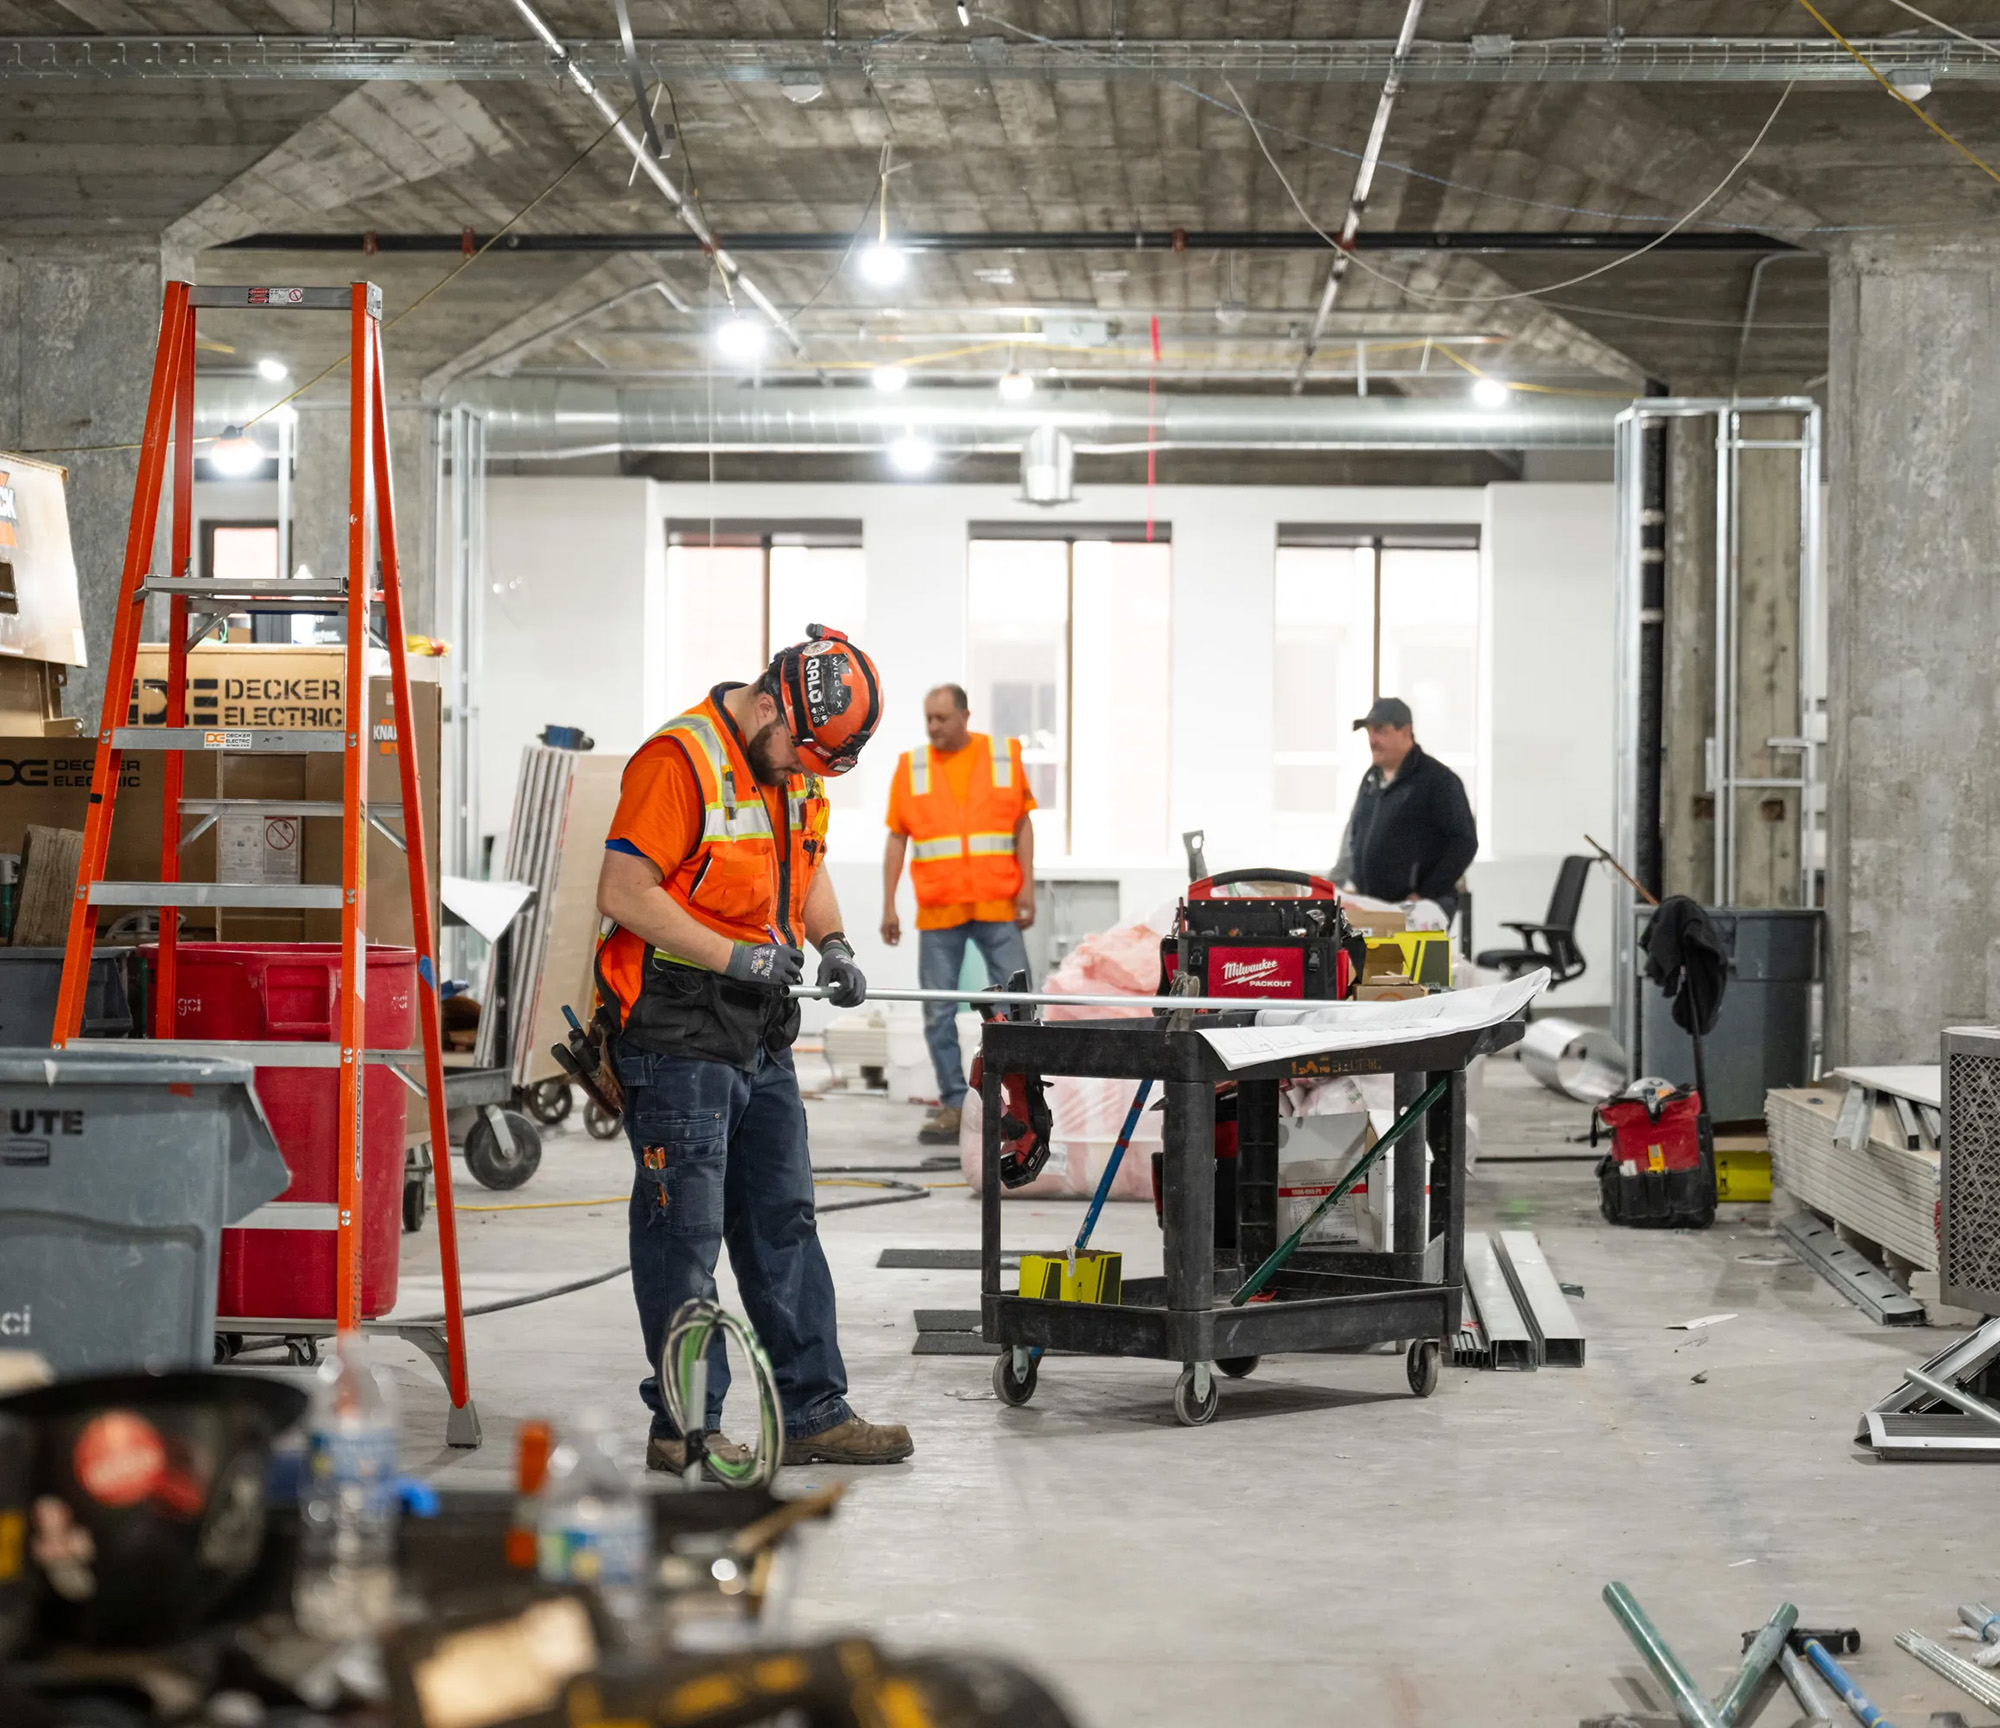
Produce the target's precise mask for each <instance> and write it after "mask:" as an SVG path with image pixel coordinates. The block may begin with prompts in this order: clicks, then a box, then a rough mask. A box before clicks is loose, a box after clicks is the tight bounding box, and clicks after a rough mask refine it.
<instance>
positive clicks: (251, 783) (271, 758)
mask: <svg viewBox="0 0 2000 1728" xmlns="http://www.w3.org/2000/svg"><path fill="white" fill-rule="evenodd" d="M154 651H155V652H156V653H157V654H158V655H159V657H160V660H161V662H162V664H163V663H164V659H165V652H166V651H165V649H164V648H157V649H155V650H154ZM239 652H240V650H238V649H235V648H225V647H219V646H218V647H214V648H208V647H204V648H200V649H197V650H196V651H195V653H194V654H193V655H192V656H190V684H192V682H193V671H194V667H195V666H196V665H197V664H201V663H203V662H206V661H209V660H211V659H212V658H213V657H214V656H217V655H231V656H233V655H236V654H237V653H239ZM251 652H252V653H253V654H254V655H255V656H256V657H258V660H260V661H262V662H264V665H263V666H262V668H261V669H260V668H259V667H257V666H256V665H255V664H251V663H246V664H244V665H243V666H241V667H240V668H239V667H230V668H228V671H227V679H226V681H224V682H223V683H221V684H220V685H219V687H218V691H217V700H218V702H219V703H230V702H251V701H255V702H259V703H264V704H267V705H269V704H271V703H273V702H283V701H290V700H292V699H291V698H290V697H289V696H284V695H282V694H281V695H279V696H277V697H273V696H272V695H270V694H269V685H268V682H267V681H268V680H269V679H271V678H277V679H278V680H279V683H280V686H281V687H282V686H284V685H297V684H303V683H308V682H314V681H318V680H320V679H321V670H320V666H315V664H314V662H315V660H317V661H318V662H320V665H321V666H323V663H324V660H325V658H326V656H327V655H328V654H329V653H331V654H332V655H333V657H334V658H335V660H336V661H338V660H339V656H340V650H339V649H337V648H335V649H332V650H327V649H320V648H303V649H298V648H286V647H267V646H264V645H261V644H259V645H253V647H252V648H251ZM285 655H297V656H301V657H302V658H301V659H300V660H299V661H298V662H297V664H298V665H299V667H300V668H301V670H299V671H298V672H296V673H289V672H284V673H281V672H274V671H272V670H271V668H270V661H271V657H273V656H285ZM278 664H279V666H280V667H282V665H283V662H282V661H280V662H278ZM251 681H257V682H262V683H264V686H265V688H264V691H263V693H260V694H258V695H256V696H254V697H249V696H245V695H243V694H242V693H241V686H243V685H245V684H246V683H248V682H251ZM143 682H144V672H143V669H142V676H141V683H142V687H143ZM442 698H443V691H442V688H441V687H440V686H439V685H437V684H431V683H417V682H414V681H413V682H412V683H411V686H410V700H411V706H412V708H413V710H414V713H415V719H416V726H417V764H418V772H419V774H420V775H421V778H422V785H423V793H424V811H423V820H424V833H425V837H426V839H427V840H428V841H429V846H428V848H427V851H428V854H429V857H430V860H431V875H432V882H431V910H432V918H433V928H435V927H436V923H435V920H436V917H437V881H436V877H437V870H438V866H437V853H436V845H437V841H436V836H437V834H438V824H439V809H440V805H439V791H438V751H439V728H440V724H441V719H442ZM316 700H317V698H316V697H301V698H299V701H300V702H301V703H304V704H308V705H309V704H311V703H312V702H314V701H316ZM368 707H369V745H368V749H369V755H368V796H369V797H370V798H371V799H372V800H375V801H377V802H396V801H398V800H400V799H401V797H402V788H401V786H400V784H399V774H398V771H397V760H398V759H397V750H398V748H399V742H400V741H399V740H398V739H397V738H396V736H395V724H394V719H393V715H394V698H393V696H392V694H391V691H390V685H389V680H388V679H386V678H373V679H370V680H369V688H368ZM339 721H340V710H339V709H338V708H337V707H336V708H335V709H334V710H333V714H332V724H334V725H336V726H337V725H338V724H339ZM141 723H142V724H154V725H157V724H159V723H160V721H159V719H158V718H157V717H155V718H152V719H149V720H145V721H142V722H141ZM222 723H223V724H231V723H232V722H230V721H228V720H227V719H224V720H223V721H222ZM279 723H285V724H291V723H296V722H274V721H269V720H260V721H257V722H254V724H261V725H269V724H279ZM322 723H324V722H322ZM184 761H185V764H186V768H185V774H184V778H183V784H182V796H183V797H186V798H217V797H228V798H302V799H311V800H315V801H319V800H324V801H326V802H330V803H338V802H339V801H340V795H341V786H340V775H341V768H340V763H341V759H340V757H339V756H337V755H334V754H332V753H330V752H328V753H324V754H320V753H316V754H313V755H297V756H277V755H255V756H251V755H231V756H224V755H221V754H219V753H209V752H204V751H190V752H188V754H187V756H186V757H185V758H184ZM95 766H96V751H95V748H94V747H93V746H92V745H91V744H90V743H89V742H88V741H85V740H77V741H75V742H66V741H58V740H50V739H47V738H41V737H11V738H6V737H0V852H18V851H19V850H20V847H21V836H22V834H23V833H24V831H25V830H26V828H27V826H28V824H29V823H31V822H32V823H39V824H42V825H45V826H48V827H54V828H81V827H82V826H83V823H84V816H85V813H86V811H87V809H88V806H89V793H90V781H91V775H92V773H93V771H94V769H95ZM164 771H165V758H164V757H162V756H159V755H156V754H154V753H153V752H151V751H134V752H130V753H128V754H127V756H126V758H125V762H124V767H123V770H122V775H121V784H120V787H119V795H118V804H117V809H116V812H115V814H114V816H113V818H112V825H111V848H110V853H109V855H108V857H107V859H106V864H105V874H106V875H107V877H109V878H111V879H112V880H114V881H140V882H150V881H158V880H159V877H160V800H161V792H162V789H163V787H164V785H165V778H164ZM253 821H254V823H255V827H254V828H253V829H252V830H251V832H250V833H249V835H248V836H247V837H246V836H245V835H244V834H242V833H240V832H239V833H237V834H232V835H231V836H229V837H228V839H227V841H226V842H225V838H224V836H223V835H221V834H220V833H219V831H218V830H219V827H220V825H219V824H217V825H215V826H211V827H209V828H208V829H206V830H205V831H204V832H203V833H201V834H200V835H199V836H197V837H196V838H195V839H194V840H192V841H190V842H189V843H188V844H187V845H186V846H184V847H183V848H182V850H181V875H182V877H183V879H185V880H187V881H191V882H214V881H217V880H219V879H220V878H219V877H218V875H217V867H218V862H219V854H227V855H229V856H231V857H232V858H233V859H234V862H235V866H236V870H237V871H239V872H240V871H241V870H243V869H246V868H249V867H250V864H251V861H252V860H253V859H255V861H256V867H257V868H259V869H271V870H276V869H285V870H292V869H296V871H297V875H296V876H289V875H288V876H286V877H285V878H283V879H285V880H295V881H303V882H338V881H339V880H340V824H339V820H338V819H337V818H334V817H308V818H305V819H304V820H303V821H302V822H300V823H298V824H296V826H294V827H292V828H291V829H290V830H289V832H283V831H281V832H278V833H267V832H265V830H264V828H263V821H262V819H261V818H256V819H253ZM188 826H190V827H191V826H193V824H192V823H190V824H188ZM260 848H261V849H263V850H266V851H292V852H293V853H295V861H292V860H287V861H284V862H283V863H279V862H276V861H268V860H265V859H262V858H259V857H257V853H258V851H259V849H260ZM267 879H268V878H267ZM367 882H368V919H367V926H368V937H369V940H370V941H371V942H390V943H401V944H408V943H409V942H411V941H412V939H413V927H412V921H411V918H410V898H409V873H408V870H407V867H406V865H405V862H404V855H403V852H402V850H401V849H400V848H399V847H397V846H395V845H394V844H392V843H391V842H390V841H389V840H388V839H386V838H385V837H384V836H383V835H382V834H381V833H379V832H378V831H376V830H374V829H372V828H371V829H370V830H369V834H368V864H367ZM118 915H119V913H118V909H116V908H110V907H107V908H106V909H105V914H104V916H103V917H102V918H101V920H100V923H101V924H108V923H110V922H111V921H112V920H113V919H115V918H116V917H117V916H118ZM186 917H187V923H188V928H189V929H190V930H194V931H200V932H204V933H207V934H219V935H220V936H221V937H223V938H225V939H228V940H231V941H242V942H297V941H315V942H336V941H338V940H339V939H340V915H339V913H337V912H324V911H314V912H297V911H275V912H263V911H221V912H216V911H212V910H206V909H193V910H190V911H189V912H188V913H187V914H186Z"/></svg>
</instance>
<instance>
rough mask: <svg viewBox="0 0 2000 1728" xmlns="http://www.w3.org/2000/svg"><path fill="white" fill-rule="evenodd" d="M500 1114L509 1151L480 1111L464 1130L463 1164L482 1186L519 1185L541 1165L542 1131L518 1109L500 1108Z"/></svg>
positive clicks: (503, 1186) (501, 1186)
mask: <svg viewBox="0 0 2000 1728" xmlns="http://www.w3.org/2000/svg"><path fill="white" fill-rule="evenodd" d="M500 1114H501V1115H502V1116H504V1117H505V1118H506V1120H507V1132H508V1134H509V1135H510V1136H512V1138H513V1141H514V1148H513V1150H512V1151H511V1152H510V1151H508V1150H507V1149H506V1148H505V1147H503V1146H502V1145H501V1144H500V1136H499V1135H498V1134H496V1133H494V1132H493V1124H492V1123H491V1122H489V1121H487V1120H486V1116H485V1113H484V1112H483V1111H482V1112H481V1114H480V1116H479V1119H478V1120H477V1121H476V1122H474V1123H473V1124H472V1126H471V1128H469V1129H468V1130H467V1131H466V1135H465V1167H466V1169H468V1170H470V1171H471V1172H472V1174H473V1177H474V1178H475V1179H476V1180H477V1181H478V1182H480V1183H481V1184H482V1185H483V1186H485V1187H488V1188H502V1189H505V1188H518V1187H520V1186H521V1184H522V1183H523V1182H525V1181H527V1179H528V1178H529V1177H530V1176H532V1175H534V1173H535V1171H536V1170H537V1169H538V1168H539V1167H540V1165H541V1162H542V1136H541V1131H540V1130H539V1129H537V1128H536V1126H535V1125H534V1123H532V1122H530V1121H529V1120H528V1119H527V1117H525V1116H523V1115H522V1114H521V1112H520V1111H518V1110H503V1111H501V1112H500Z"/></svg>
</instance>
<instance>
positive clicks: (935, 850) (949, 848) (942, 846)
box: [910, 834, 965, 864]
mask: <svg viewBox="0 0 2000 1728" xmlns="http://www.w3.org/2000/svg"><path fill="white" fill-rule="evenodd" d="M964 853H965V849H964V847H963V846H962V845H961V844H960V842H959V838H958V836H957V835H956V834H951V835H947V836H946V837H945V838H944V839H942V840H913V841H912V842H911V843H910V862H911V863H913V864H935V863H937V862H938V861H939V860H940V859H942V858H960V857H963V856H964Z"/></svg>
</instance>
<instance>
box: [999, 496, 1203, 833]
mask: <svg viewBox="0 0 2000 1728" xmlns="http://www.w3.org/2000/svg"><path fill="white" fill-rule="evenodd" d="M1143 533H1144V530H1143V529H1141V530H1133V531H1130V532H1128V531H1125V530H1123V529H1120V528H1106V529H1099V530H1094V531H1093V530H1085V531H1081V532H1079V533H1078V534H1077V535H1076V536H1075V537H1074V538H1060V539H1055V538H1049V537H1046V536H1044V535H1036V536H1034V537H1024V536H1022V535H1021V534H1020V533H1019V532H1018V531H1012V530H1011V525H1010V531H1007V532H1001V531H999V530H996V529H991V528H987V527H986V526H984V525H982V524H977V523H975V524H974V525H973V532H972V541H971V546H970V548H969V552H968V557H967V569H966V576H967V580H966V633H967V645H968V662H969V667H970V671H969V674H968V677H967V680H966V683H967V691H968V694H969V696H970V698H971V701H972V709H973V713H972V723H973V725H974V727H975V728H977V729H978V730H980V731H983V732H991V733H994V734H996V735H998V736H1003V737H1016V738H1019V739H1020V740H1021V755H1022V760H1023V762H1024V763H1025V764H1026V766H1027V769H1028V780H1029V784H1030V785H1031V786H1032V787H1033V789H1034V794H1035V802H1036V804H1037V805H1038V806H1039V808H1038V809H1037V810H1036V812H1035V817H1034V821H1035V838H1036V845H1037V848H1038V852H1039V853H1040V854H1041V855H1044V856H1052V857H1070V858H1077V859H1083V860H1087V861H1090V862H1106V863H1109V862H1125V861H1128V860H1140V859H1143V860H1147V861H1152V860H1156V859H1158V858H1160V857H1162V856H1164V855H1165V854H1166V851H1167V845H1168V839H1167V836H1168V823H1169V811H1168V801H1169V790H1170V784H1169V774H1170V763H1171V753H1170V751H1169V748H1168V736H1169V726H1170V719H1171V712H1170V704H1169V695H1168V693H1169V690H1170V687H1171V678H1170V675H1169V674H1170V665H1169V662H1170V649H1171V639H1170V626H1171V619H1172V575H1173V565H1172V550H1171V547H1170V546H1169V545H1168V543H1167V540H1166V537H1165V535H1164V534H1163V533H1159V532H1158V531H1157V530H1156V534H1157V535H1158V537H1156V538H1155V539H1154V540H1152V541H1151V542H1148V541H1146V540H1144V539H1143V538H1142V535H1143Z"/></svg>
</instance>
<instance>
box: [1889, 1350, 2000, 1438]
mask: <svg viewBox="0 0 2000 1728" xmlns="http://www.w3.org/2000/svg"><path fill="white" fill-rule="evenodd" d="M1995 1361H2000V1320H1989V1321H1987V1322H1986V1324H1985V1325H1984V1326H1982V1327H1980V1328H1979V1330H1978V1331H1977V1332H1972V1333H1968V1334H1967V1335H1966V1336H1965V1337H1963V1338H1958V1339H1954V1340H1953V1341H1952V1342H1951V1343H1949V1344H1947V1345H1946V1346H1945V1347H1944V1348H1943V1349H1942V1350H1940V1351H1938V1352H1937V1354H1936V1355H1934V1356H1932V1357H1931V1358H1930V1359H1929V1360H1928V1361H1926V1362H1924V1363H1922V1364H1920V1366H1921V1367H1922V1368H1923V1371H1924V1372H1925V1373H1926V1374H1928V1375H1930V1376H1931V1377H1932V1378H1933V1379H1937V1380H1949V1381H1950V1382H1951V1383H1952V1384H1953V1385H1960V1384H1963V1383H1964V1382H1965V1381H1967V1380H1970V1379H1972V1378H1973V1377H1974V1376H1975V1375H1979V1374H1983V1373H1984V1372H1985V1371H1986V1369H1987V1368H1988V1367H1989V1366H1991V1365H1992V1364H1993V1363H1994V1362H1995ZM1930 1398H1931V1395H1930V1394H1929V1393H1928V1392H1925V1391H1924V1390H1923V1389H1922V1388H1921V1387H1918V1386H1916V1385H1915V1384H1913V1383H1912V1382H1910V1381H1908V1380H1903V1381H1900V1382H1898V1384H1897V1386H1896V1388H1895V1390H1894V1391H1892V1392H1889V1393H1886V1394H1885V1395H1884V1396H1882V1397H1881V1398H1878V1399H1877V1400H1876V1401H1875V1402H1874V1403H1873V1404H1872V1405H1870V1406H1869V1408H1868V1411H1867V1413H1866V1414H1864V1415H1863V1417H1862V1419H1861V1424H1860V1426H1859V1428H1858V1429H1857V1430H1856V1431H1855V1435H1854V1437H1855V1439H1857V1440H1866V1439H1867V1438H1868V1417H1869V1416H1873V1415H1884V1416H1888V1415H1895V1414H1898V1413H1900V1412H1905V1411H1911V1410H1914V1409H1915V1408H1916V1407H1917V1406H1918V1405H1919V1404H1925V1403H1928V1402H1930Z"/></svg>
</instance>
